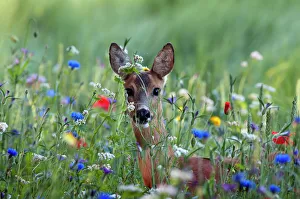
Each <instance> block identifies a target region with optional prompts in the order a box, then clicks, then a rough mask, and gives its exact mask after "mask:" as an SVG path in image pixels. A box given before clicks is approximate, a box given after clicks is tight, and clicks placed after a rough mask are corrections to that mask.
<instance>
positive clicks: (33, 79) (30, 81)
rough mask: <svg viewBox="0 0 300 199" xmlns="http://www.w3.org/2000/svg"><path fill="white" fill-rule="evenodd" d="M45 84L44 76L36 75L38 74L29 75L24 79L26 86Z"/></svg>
mask: <svg viewBox="0 0 300 199" xmlns="http://www.w3.org/2000/svg"><path fill="white" fill-rule="evenodd" d="M36 82H38V83H45V82H46V78H45V77H44V76H41V75H38V74H35V73H34V74H31V75H29V77H27V79H26V83H27V84H28V85H32V84H34V83H36Z"/></svg>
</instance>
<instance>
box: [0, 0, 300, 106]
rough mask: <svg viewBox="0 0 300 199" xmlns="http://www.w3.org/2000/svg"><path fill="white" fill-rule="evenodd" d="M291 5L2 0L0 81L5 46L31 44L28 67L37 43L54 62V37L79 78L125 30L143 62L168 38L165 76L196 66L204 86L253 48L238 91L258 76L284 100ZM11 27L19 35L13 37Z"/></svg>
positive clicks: (297, 59) (288, 91) (295, 65)
mask: <svg viewBox="0 0 300 199" xmlns="http://www.w3.org/2000/svg"><path fill="white" fill-rule="evenodd" d="M299 10H300V1H297V0H264V1H261V0H251V1H250V0H248V1H242V0H226V1H223V0H210V1H207V0H200V1H191V0H166V1H161V0H151V1H148V0H138V1H136V0H126V1H125V0H98V1H94V0H87V1H79V0H77V1H76V0H73V1H71V0H64V1H61V0H51V1H40V0H27V1H21V0H19V1H18V0H3V1H0V52H1V53H0V71H1V73H0V81H4V80H6V78H5V75H4V74H5V73H6V68H7V66H8V65H9V64H11V62H12V61H13V58H12V56H11V50H10V49H11V48H12V47H16V46H17V47H19V48H23V47H26V48H28V49H29V50H30V51H32V52H34V54H35V56H34V57H35V58H34V59H35V60H37V61H36V64H30V66H29V70H30V71H32V72H36V71H37V70H38V67H39V64H40V62H39V61H40V60H41V58H42V56H43V55H44V52H45V46H47V47H48V49H47V53H46V59H47V60H50V62H51V63H50V64H49V65H50V66H51V65H52V66H54V65H55V64H56V62H57V61H58V51H59V50H58V49H59V48H58V46H59V44H63V45H64V48H66V47H67V46H70V45H74V46H76V47H77V48H78V49H79V50H80V54H79V56H77V57H76V59H78V60H79V61H80V63H81V64H82V68H81V72H80V75H81V79H82V80H86V81H90V78H89V77H91V76H92V75H93V74H94V73H97V71H95V70H90V68H91V66H95V65H96V60H97V59H100V60H102V61H103V62H104V63H105V64H106V65H108V60H107V52H108V47H109V45H110V43H111V42H117V43H119V44H123V42H124V40H125V38H130V37H131V41H130V43H129V45H128V49H129V51H130V52H131V53H133V52H136V51H137V52H138V54H140V55H142V56H144V59H145V64H146V65H148V66H149V65H151V64H152V60H153V58H154V56H155V55H156V54H157V52H158V51H159V50H160V49H161V47H162V46H163V45H164V44H165V43H166V42H172V43H173V45H174V46H175V52H176V54H175V57H176V59H175V60H176V61H175V63H176V64H175V72H174V73H173V74H172V75H173V77H175V76H176V77H183V76H186V79H188V78H189V77H191V76H192V75H193V74H195V73H197V74H199V75H200V78H201V79H202V80H203V81H205V82H206V84H207V85H208V88H207V89H208V90H212V89H214V88H216V87H217V86H218V85H219V84H220V80H221V79H223V78H225V75H226V78H227V75H228V74H229V73H231V74H232V75H233V76H235V77H237V79H238V82H239V79H240V77H241V74H242V73H243V70H246V69H244V68H242V67H241V66H240V63H241V62H242V61H244V60H248V61H249V60H250V58H249V55H250V53H251V52H252V51H254V50H257V51H259V52H260V53H261V54H262V55H263V56H264V60H263V61H261V62H253V61H251V62H250V66H249V68H251V69H247V70H249V71H250V72H249V73H248V74H247V75H248V76H249V78H248V79H247V81H246V85H247V86H246V87H245V89H243V91H242V92H245V93H249V91H252V90H254V89H255V88H254V85H255V84H256V83H257V82H263V83H265V84H268V85H271V86H273V87H275V88H276V89H277V92H276V93H275V102H277V103H279V104H281V105H283V106H284V104H285V103H287V102H288V104H287V106H286V107H289V106H290V102H291V101H292V98H293V97H294V95H295V93H296V82H297V79H299V78H300V75H299V74H300V69H299V68H300V66H299V63H300V56H299V55H300V45H299V44H300V37H299V33H300V22H299V19H300V12H299ZM31 19H33V20H31ZM30 20H31V22H30V23H29V21H30ZM33 21H35V22H36V23H32V22H33ZM27 31H28V36H27V37H26V32H27ZM34 32H38V37H37V38H34V37H33V33H34ZM11 35H15V36H17V37H18V39H19V42H18V43H16V44H14V43H13V42H12V41H11V39H10V37H11ZM25 38H27V39H28V40H27V42H25ZM25 43H26V46H24V45H25ZM64 61H65V63H66V61H67V60H64ZM33 63H34V62H33ZM176 74H177V75H176ZM3 78H4V80H3ZM48 78H49V77H48ZM99 82H101V79H100V80H99ZM255 91H257V89H256V90H255ZM245 93H240V94H245ZM299 93H300V91H299ZM283 96H284V97H285V99H286V100H284V102H282V101H283V100H282V97H283Z"/></svg>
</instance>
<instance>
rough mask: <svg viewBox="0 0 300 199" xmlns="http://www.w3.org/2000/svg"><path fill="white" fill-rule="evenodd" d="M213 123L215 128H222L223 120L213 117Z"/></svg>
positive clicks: (211, 119)
mask: <svg viewBox="0 0 300 199" xmlns="http://www.w3.org/2000/svg"><path fill="white" fill-rule="evenodd" d="M210 121H211V123H213V125H215V126H220V125H221V119H220V118H219V117H218V116H212V117H211V118H210Z"/></svg>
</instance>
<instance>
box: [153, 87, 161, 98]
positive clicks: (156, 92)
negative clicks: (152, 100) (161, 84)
mask: <svg viewBox="0 0 300 199" xmlns="http://www.w3.org/2000/svg"><path fill="white" fill-rule="evenodd" d="M159 92H160V88H154V89H153V95H154V96H158V95H159Z"/></svg>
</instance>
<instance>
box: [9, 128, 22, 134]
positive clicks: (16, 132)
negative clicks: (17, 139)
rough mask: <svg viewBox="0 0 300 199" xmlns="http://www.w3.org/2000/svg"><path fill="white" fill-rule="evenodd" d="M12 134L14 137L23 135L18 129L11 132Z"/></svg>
mask: <svg viewBox="0 0 300 199" xmlns="http://www.w3.org/2000/svg"><path fill="white" fill-rule="evenodd" d="M11 133H12V134H13V135H20V134H21V133H20V131H18V130H17V129H13V130H11Z"/></svg>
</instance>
